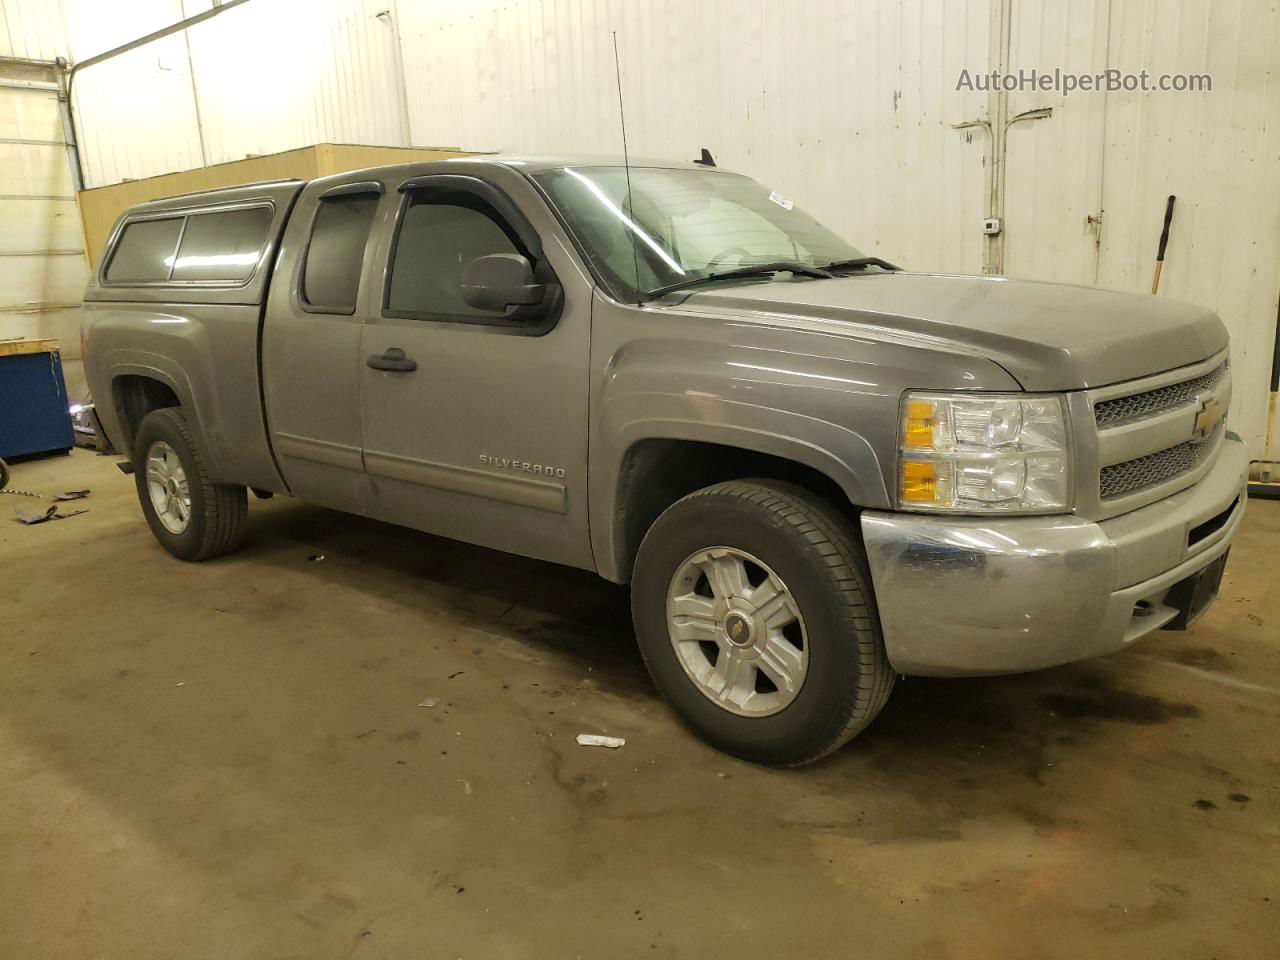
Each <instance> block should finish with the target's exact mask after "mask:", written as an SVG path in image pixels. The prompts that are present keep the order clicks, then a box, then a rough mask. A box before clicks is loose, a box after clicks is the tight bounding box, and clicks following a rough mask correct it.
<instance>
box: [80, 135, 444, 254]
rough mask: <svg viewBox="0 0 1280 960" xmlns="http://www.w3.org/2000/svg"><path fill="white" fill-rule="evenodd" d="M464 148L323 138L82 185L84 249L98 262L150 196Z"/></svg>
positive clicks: (437, 156) (440, 155)
mask: <svg viewBox="0 0 1280 960" xmlns="http://www.w3.org/2000/svg"><path fill="white" fill-rule="evenodd" d="M466 155H467V154H466V153H464V152H463V151H460V150H453V149H444V148H441V149H436V148H418V147H413V148H401V147H368V146H362V145H359V144H349V143H322V144H317V145H316V146H312V147H302V148H300V149H298V150H288V151H286V152H284V153H273V154H271V155H270V156H265V157H249V158H247V159H244V160H235V161H232V162H231V163H218V164H213V165H212V166H208V167H200V168H199V169H196V170H185V171H183V172H181V173H168V174H165V175H163V176H159V177H147V178H146V179H145V180H128V181H125V182H124V183H116V184H112V185H111V186H108V187H95V188H94V189H92V190H84V191H81V193H80V194H79V196H78V198H77V199H78V200H79V203H80V219H81V222H82V224H83V226H84V239H85V249H86V250H87V251H88V252H89V262H90V264H96V263H97V262H98V258H99V257H100V256H101V255H102V248H103V246H104V245H105V244H106V242H107V236H108V234H110V232H111V227H112V226H113V225H114V224H115V222H116V220H117V219H118V218H119V216H120V214H122V213H123V212H124V211H125V210H127V209H128V208H129V207H132V206H134V205H135V204H139V203H146V202H147V201H148V200H158V199H161V198H163V197H175V196H178V195H180V194H184V193H195V192H197V191H200V190H214V189H217V188H218V187H230V186H234V185H236V184H240V183H254V182H257V181H260V180H283V179H287V178H289V177H296V178H298V179H300V180H313V179H315V178H316V177H323V176H327V175H328V174H331V173H342V172H343V171H345V170H359V169H360V168H362V167H372V166H379V165H384V164H390V163H415V162H422V161H426V160H442V159H445V158H446V157H459V156H466Z"/></svg>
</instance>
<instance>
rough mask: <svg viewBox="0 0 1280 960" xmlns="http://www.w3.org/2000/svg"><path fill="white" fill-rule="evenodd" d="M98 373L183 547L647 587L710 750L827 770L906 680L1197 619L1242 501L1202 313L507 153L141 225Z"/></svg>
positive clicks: (670, 180)
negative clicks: (346, 519) (252, 531)
mask: <svg viewBox="0 0 1280 960" xmlns="http://www.w3.org/2000/svg"><path fill="white" fill-rule="evenodd" d="M100 264H101V265H100V267H99V269H98V270H97V272H96V273H95V275H94V276H93V278H92V279H91V281H90V283H89V287H88V291H87V293H86V296H85V300H86V304H85V306H86V321H85V322H86V331H85V346H86V357H87V359H86V369H87V372H88V378H89V382H90V385H91V387H92V390H93V395H94V397H95V398H96V399H97V409H98V412H99V414H100V417H101V420H102V422H103V425H104V427H105V429H106V432H107V433H108V435H109V437H110V438H111V440H112V441H113V442H114V444H115V445H116V446H117V447H118V448H119V449H121V450H126V451H132V461H133V464H134V467H135V477H136V482H137V487H138V494H139V497H140V500H141V503H142V509H143V512H144V514H145V516H146V519H147V522H148V524H149V525H150V527H151V529H152V531H153V533H154V534H155V536H156V538H157V539H158V540H159V541H160V543H161V544H162V545H163V546H164V547H165V548H166V549H168V550H169V551H170V552H171V553H173V554H174V555H175V556H177V557H179V558H182V559H186V560H203V559H207V558H210V557H214V556H217V555H219V554H221V553H224V552H226V551H228V550H231V549H232V548H234V547H235V546H236V544H237V543H238V542H239V540H240V538H241V535H242V533H243V531H244V527H245V523H246V520H245V516H246V503H247V498H246V489H251V490H253V491H255V492H257V493H258V494H260V495H267V494H269V493H287V494H291V495H294V496H297V497H301V498H303V499H305V500H308V501H311V502H313V503H317V504H321V505H323V506H326V507H331V508H334V509H338V510H344V511H349V512H351V513H356V514H361V515H364V516H368V517H376V518H379V519H382V520H387V521H391V522H393V523H397V524H403V525H405V526H409V527H415V528H417V529H420V530H426V531H430V532H431V533H435V534H440V535H443V536H447V537H453V538H456V539H459V540H464V541H469V542H471V543H476V544H483V545H484V546H487V547H493V548H497V549H500V550H506V551H510V552H513V553H519V554H524V555H527V556H531V557H537V558H541V559H543V560H548V561H553V562H555V563H561V564H567V565H570V566H575V567H582V568H585V569H589V570H595V571H597V572H598V573H599V574H600V575H601V576H603V577H606V578H608V579H609V580H612V581H615V582H618V583H624V582H628V581H629V582H630V583H631V592H632V606H633V614H634V620H635V627H636V634H637V638H638V641H639V646H640V650H641V653H642V654H643V656H644V660H645V663H646V664H647V666H648V669H649V671H650V673H651V674H652V676H653V679H654V681H655V683H656V684H657V686H658V688H659V689H660V690H661V691H662V693H663V694H664V695H665V696H666V697H667V699H668V700H669V702H670V703H671V704H672V705H673V706H674V708H675V709H676V710H677V712H678V713H679V714H680V715H681V717H682V718H683V719H684V720H685V721H686V722H687V723H688V724H689V725H690V726H691V727H692V728H693V729H694V730H696V731H697V732H698V733H699V734H700V735H701V736H703V737H704V738H705V739H706V740H708V741H709V742H710V743H712V744H714V745H715V746H717V747H719V748H720V749H722V750H725V751H728V752H730V753H733V754H736V755H738V756H741V757H744V758H748V759H751V760H756V761H761V762H766V763H774V764H798V763H803V762H806V761H809V760H813V759H816V758H817V757H820V756H822V755H824V754H826V753H828V752H829V751H831V750H834V749H835V748H837V747H838V746H839V745H840V744H841V743H843V742H844V741H845V740H847V739H848V738H849V737H851V736H853V735H854V734H856V733H857V732H858V731H860V730H861V729H863V728H864V727H865V726H866V725H867V724H868V723H870V722H871V720H872V719H873V718H874V717H875V715H876V713H877V712H878V711H879V710H880V708H881V707H882V706H883V705H884V703H885V700H886V699H887V697H888V696H889V693H890V690H891V689H892V687H893V684H894V679H895V677H896V676H897V675H898V674H922V675H933V676H958V675H975V674H993V673H1007V672H1017V671H1024V670H1032V669H1036V668H1040V667H1048V666H1052V665H1054V664H1061V663H1065V662H1068V661H1072V660H1077V659H1080V658H1084V657H1092V656H1097V655H1099V654H1105V653H1108V652H1110V651H1114V650H1117V649H1120V648H1122V647H1124V646H1126V645H1128V644H1130V643H1132V642H1134V641H1135V640H1137V639H1138V638H1140V637H1142V636H1144V635H1146V634H1148V633H1150V632H1151V631H1153V630H1156V629H1158V628H1160V627H1172V628H1178V627H1186V626H1187V625H1188V624H1189V623H1190V622H1191V621H1192V620H1194V619H1195V617H1196V616H1198V615H1199V614H1200V613H1201V612H1202V611H1203V610H1204V608H1205V607H1206V606H1207V604H1208V603H1209V602H1210V601H1211V600H1212V599H1213V597H1214V595H1215V593H1216V590H1217V586H1218V582H1219V580H1220V577H1221V573H1222V568H1223V564H1224V563H1225V560H1226V555H1227V549H1228V547H1229V545H1230V542H1231V538H1232V536H1233V535H1234V533H1235V531H1236V528H1237V527H1238V525H1239V523H1240V520H1241V517H1242V516H1243V512H1244V490H1245V475H1246V457H1245V451H1244V447H1243V445H1242V443H1241V441H1240V439H1239V437H1237V436H1236V435H1235V434H1233V433H1231V432H1230V431H1229V430H1227V429H1226V428H1225V424H1224V414H1225V411H1226V409H1227V405H1228V402H1229V398H1230V384H1231V378H1230V370H1229V365H1228V356H1227V352H1228V350H1227V348H1228V344H1227V334H1226V330H1225V329H1224V327H1223V325H1222V323H1221V322H1220V321H1219V320H1218V318H1217V317H1216V316H1214V315H1213V314H1212V313H1211V312H1209V311H1207V310H1203V309H1200V308H1198V307H1193V306H1188V305H1184V304H1177V303H1171V302H1169V301H1167V300H1160V299H1156V298H1154V297H1149V296H1131V295H1127V294H1121V293H1111V292H1105V291H1102V290H1097V289H1093V288H1083V287H1073V286H1064V285H1059V284H1048V283H1032V282H1023V281H1016V280H1010V279H1006V278H1002V277H965V276H945V275H938V274H928V273H910V272H905V271H902V270H899V269H897V268H895V267H893V266H891V265H890V264H887V263H885V262H884V261H881V260H878V259H876V258H872V257H864V256H863V255H862V254H861V253H859V251H858V250H856V249H854V248H853V247H851V246H849V244H848V243H846V242H845V241H843V240H841V239H840V238H838V237H836V236H835V235H834V234H832V233H831V232H830V231H828V230H826V229H825V228H823V227H822V226H820V225H819V224H818V223H817V222H815V221H814V220H812V219H811V218H810V217H809V216H808V215H806V214H805V213H803V212H802V211H801V210H800V209H799V208H797V207H795V205H794V204H793V203H792V202H791V201H790V200H788V199H786V198H784V197H781V196H779V195H778V194H776V193H771V192H770V191H769V190H768V189H767V188H765V187H762V186H760V185H759V184H757V183H755V182H754V181H752V180H750V179H748V178H745V177H741V176H738V175H735V174H732V173H728V172H725V171H723V170H718V169H712V168H709V167H707V166H702V165H695V164H669V163H655V162H648V161H645V162H637V163H636V164H634V165H632V167H631V169H630V171H629V176H628V171H627V170H625V169H624V167H623V166H622V165H621V164H620V163H618V162H616V161H607V160H590V159H583V160H572V159H537V158H523V159H522V158H494V159H483V160H477V159H465V160H449V161H444V162H437V163H427V164H415V165H407V166H394V167H385V168H378V169H371V170H363V171H358V172H354V173H345V174H340V175H337V176H333V177H327V178H324V179H321V180H315V181H311V182H308V183H304V182H299V181H287V182H275V183H263V184H257V185H252V186H245V187H237V188H234V189H229V190H221V191H213V192H209V193H202V194H196V195H191V196H185V197H176V198H172V199H167V200H159V201H156V202H153V203H147V204H143V205H141V206H139V207H135V208H133V209H131V210H129V211H128V212H127V213H125V214H124V215H123V217H122V218H121V220H120V222H119V223H118V224H117V225H116V227H115V229H114V230H113V232H112V235H111V237H110V239H109V241H108V246H107V249H106V251H105V255H104V256H103V257H102V258H101V261H100Z"/></svg>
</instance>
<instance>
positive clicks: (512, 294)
mask: <svg viewBox="0 0 1280 960" xmlns="http://www.w3.org/2000/svg"><path fill="white" fill-rule="evenodd" d="M546 295H547V285H546V284H545V283H536V282H535V281H534V279H533V265H532V264H531V263H529V260H528V258H526V257H522V256H521V255H520V254H518V253H491V254H489V255H488V256H484V257H477V258H476V259H474V260H472V261H471V262H470V263H468V264H467V265H466V266H465V267H463V269H462V299H463V302H464V303H466V304H467V305H468V306H471V307H475V308H476V309H477V310H496V311H499V312H501V313H504V314H505V313H508V311H511V312H513V313H517V314H518V313H521V312H524V311H520V310H519V308H520V307H532V306H535V305H537V304H541V303H542V302H543V300H544V299H546ZM513 307H514V308H516V310H515V311H512V310H511V308H513Z"/></svg>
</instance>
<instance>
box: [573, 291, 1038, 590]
mask: <svg viewBox="0 0 1280 960" xmlns="http://www.w3.org/2000/svg"><path fill="white" fill-rule="evenodd" d="M855 329H856V328H853V326H852V325H850V324H834V323H824V324H803V323H799V322H797V321H796V320H794V319H793V318H786V317H753V318H729V317H724V316H707V315H700V314H696V313H690V312H683V311H676V310H672V309H670V308H662V307H648V306H646V307H644V308H636V307H630V306H626V305H620V304H616V303H612V302H602V301H597V307H596V310H595V312H594V314H593V340H592V351H593V360H592V365H593V367H594V368H595V369H597V370H599V374H598V376H597V377H596V378H595V385H594V388H593V393H592V416H591V421H592V427H591V440H590V459H591V463H590V471H589V475H590V480H589V484H588V489H589V497H590V500H591V537H592V550H593V552H594V554H595V557H596V564H597V568H598V569H599V570H600V572H601V574H602V575H603V576H605V577H608V578H610V579H615V580H616V579H618V578H619V577H620V576H621V575H622V574H623V571H624V570H625V568H626V566H627V561H626V558H625V557H622V556H621V552H622V551H623V549H624V543H623V541H625V540H626V539H627V537H626V536H625V535H624V534H623V532H622V530H623V527H624V524H623V523H621V522H620V518H621V517H622V516H624V515H625V513H626V508H627V504H625V503H621V502H619V498H620V496H622V495H623V494H622V491H623V488H624V485H623V483H622V480H623V474H624V471H625V469H626V458H627V455H628V451H629V450H630V449H631V448H632V447H634V445H635V444H637V443H639V442H641V441H644V440H676V441H682V440H683V441H700V442H705V443H714V444H721V445H724V446H728V447H735V448H739V449H743V450H748V451H752V452H756V453H761V454H768V455H770V456H773V457H778V458H782V459H785V460H789V461H792V462H794V463H797V464H801V465H803V466H805V467H809V468H811V469H813V470H816V471H819V472H820V473H822V474H823V475H825V476H826V477H827V478H829V479H830V480H831V481H832V482H833V483H835V484H836V485H837V486H838V487H839V488H840V490H841V491H843V493H844V495H845V496H846V497H847V498H848V500H849V502H850V503H851V504H853V505H855V506H857V507H864V508H873V509H880V510H887V509H891V508H892V502H891V496H890V485H891V484H892V483H893V482H894V479H893V473H894V470H895V462H896V451H897V442H898V440H897V437H898V406H899V402H900V400H901V397H902V393H903V391H904V390H907V389H912V388H918V387H930V388H933V389H965V390H984V389H986V390H991V389H996V390H1000V389H1004V390H1008V389H1017V385H1016V383H1015V382H1014V381H1013V380H1012V378H1011V377H1010V376H1009V375H1008V374H1007V373H1006V372H1005V371H1004V370H1002V369H1001V368H1000V367H999V366H997V365H996V364H994V363H992V362H991V361H990V360H987V359H985V358H981V357H975V356H973V355H972V354H969V353H960V352H956V351H955V350H953V349H949V348H948V347H947V346H946V345H944V344H936V343H930V344H922V343H919V342H912V341H909V340H904V339H903V338H900V337H897V336H895V335H894V334H893V333H892V332H888V333H885V334H883V335H881V336H871V335H868V333H867V332H866V331H863V330H857V334H858V335H856V336H855V335H854V331H855ZM845 330H848V331H849V332H847V333H846V332H845Z"/></svg>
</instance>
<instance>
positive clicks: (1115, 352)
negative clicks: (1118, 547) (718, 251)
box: [686, 272, 1227, 390]
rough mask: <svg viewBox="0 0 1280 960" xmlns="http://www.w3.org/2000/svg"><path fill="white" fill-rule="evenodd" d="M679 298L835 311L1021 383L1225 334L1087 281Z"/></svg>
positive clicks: (1129, 374) (1091, 382)
mask: <svg viewBox="0 0 1280 960" xmlns="http://www.w3.org/2000/svg"><path fill="white" fill-rule="evenodd" d="M686 306H692V307H697V308H699V309H713V310H719V309H723V310H725V311H727V312H732V313H733V314H734V315H736V316H741V315H743V314H751V313H763V314H768V315H772V316H774V317H778V318H785V317H788V316H790V317H803V318H806V319H820V320H835V321H841V322H845V323H849V324H856V325H858V326H861V327H864V328H867V329H866V330H865V332H866V333H868V334H872V335H873V334H874V330H876V329H887V330H891V331H894V332H895V333H896V334H898V335H906V336H915V337H919V338H920V339H921V342H924V343H928V344H929V345H930V346H933V347H937V346H939V345H950V346H954V347H955V348H956V349H960V350H964V351H965V352H969V353H980V354H981V355H983V356H985V357H988V358H990V359H991V360H993V361H995V362H996V363H998V364H1000V365H1001V366H1002V367H1004V368H1005V369H1006V370H1007V371H1008V372H1009V373H1010V374H1011V375H1012V376H1013V377H1014V378H1015V379H1017V381H1018V382H1019V383H1020V384H1022V387H1023V389H1026V390H1079V389H1083V388H1086V387H1099V386H1103V385H1105V384H1110V383H1117V382H1119V381H1122V380H1132V379H1134V378H1136V377H1142V376H1146V375H1148V374H1152V373H1160V372H1162V371H1165V370H1170V369H1173V368H1175V367H1181V366H1185V365H1187V364H1190V363H1195V362H1196V361H1197V360H1203V359H1205V358H1206V357H1209V356H1212V355H1213V354H1214V353H1217V352H1218V351H1219V350H1222V349H1223V348H1225V347H1226V345H1227V330H1226V327H1224V326H1223V325H1222V321H1221V320H1219V319H1218V316H1217V314H1215V313H1214V312H1213V311H1211V310H1207V309H1205V308H1203V307H1197V306H1193V305H1192V304H1188V303H1179V302H1177V301H1173V300H1165V299H1162V298H1157V297H1153V296H1148V295H1143V294H1131V293H1118V292H1114V291H1110V290H1100V289H1098V288H1096V287H1078V286H1071V285H1069V284H1062V283H1042V282H1037V281H1032V280H1013V279H1010V278H1008V277H968V276H953V275H947V274H932V273H905V272H895V273H875V274H865V275H853V276H848V277H836V278H833V279H830V280H823V279H819V280H797V281H795V282H790V283H777V282H775V283H751V284H745V285H743V286H736V287H719V288H715V289H711V290H706V291H700V292H698V293H695V294H694V295H693V296H691V297H690V298H689V299H688V300H687V301H686Z"/></svg>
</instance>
